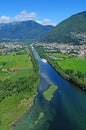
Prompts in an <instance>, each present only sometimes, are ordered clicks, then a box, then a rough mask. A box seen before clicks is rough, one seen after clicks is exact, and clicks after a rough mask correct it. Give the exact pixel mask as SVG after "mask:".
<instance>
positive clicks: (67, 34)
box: [44, 11, 86, 44]
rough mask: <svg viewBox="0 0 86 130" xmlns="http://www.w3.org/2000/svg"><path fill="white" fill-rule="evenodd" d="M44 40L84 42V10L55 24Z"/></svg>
mask: <svg viewBox="0 0 86 130" xmlns="http://www.w3.org/2000/svg"><path fill="white" fill-rule="evenodd" d="M44 41H45V42H58V43H68V44H71V43H72V44H84V43H86V11H84V12H81V13H78V14H75V15H73V16H71V17H69V18H67V19H66V20H64V21H62V22H61V23H59V24H58V25H56V27H55V28H54V29H53V30H52V31H51V32H49V33H48V34H47V36H46V37H45V38H44Z"/></svg>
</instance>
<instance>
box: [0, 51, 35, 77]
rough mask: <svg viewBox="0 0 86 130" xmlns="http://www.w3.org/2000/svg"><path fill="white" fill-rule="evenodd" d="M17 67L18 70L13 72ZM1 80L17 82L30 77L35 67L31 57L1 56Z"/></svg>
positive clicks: (13, 54)
mask: <svg viewBox="0 0 86 130" xmlns="http://www.w3.org/2000/svg"><path fill="white" fill-rule="evenodd" d="M14 67H17V68H18V70H16V71H12V70H11V69H12V68H14ZM0 68H1V69H0V79H1V80H5V79H12V80H16V79H18V78H22V77H28V76H30V75H31V74H32V72H33V66H32V62H31V58H30V56H28V55H27V54H21V55H18V54H15V53H11V54H9V55H3V56H0Z"/></svg>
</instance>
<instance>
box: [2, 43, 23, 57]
mask: <svg viewBox="0 0 86 130" xmlns="http://www.w3.org/2000/svg"><path fill="white" fill-rule="evenodd" d="M22 48H23V45H22V44H21V43H20V42H1V43H0V55H4V54H8V53H9V52H10V51H11V50H13V49H22Z"/></svg>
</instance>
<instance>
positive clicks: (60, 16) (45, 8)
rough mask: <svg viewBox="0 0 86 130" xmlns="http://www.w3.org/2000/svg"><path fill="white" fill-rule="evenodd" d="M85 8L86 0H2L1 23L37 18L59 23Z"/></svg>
mask: <svg viewBox="0 0 86 130" xmlns="http://www.w3.org/2000/svg"><path fill="white" fill-rule="evenodd" d="M85 10H86V0H0V23H1V22H11V21H21V20H35V21H37V22H39V23H41V24H58V23H59V22H61V21H62V20H64V19H66V18H68V17H69V16H71V15H73V14H76V13H79V12H82V11H85Z"/></svg>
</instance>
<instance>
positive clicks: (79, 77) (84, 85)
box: [35, 45, 86, 91]
mask: <svg viewBox="0 0 86 130" xmlns="http://www.w3.org/2000/svg"><path fill="white" fill-rule="evenodd" d="M35 49H36V51H37V52H38V54H39V55H40V57H41V58H45V59H46V60H47V61H48V63H49V64H50V65H51V66H52V67H53V68H54V70H55V71H57V72H58V73H59V74H60V75H61V76H62V77H63V78H65V79H66V80H68V81H70V82H71V83H73V84H74V85H76V86H78V87H79V88H81V89H82V90H83V91H86V74H85V73H83V72H82V71H79V70H81V69H79V68H80V67H82V66H80V65H79V64H78V63H79V62H80V60H79V61H78V59H79V58H75V63H74V61H73V59H74V58H72V57H71V58H70V56H68V55H67V56H65V58H66V59H65V60H67V59H68V58H69V59H70V61H71V62H72V61H73V63H70V65H71V68H69V67H68V68H67V65H68V63H69V62H68V63H67V64H66V66H65V67H66V69H64V68H63V66H64V63H63V65H62V64H61V65H59V62H63V60H60V61H59V60H55V59H52V58H51V57H50V56H49V54H46V49H44V48H43V47H41V46H40V47H37V46H36V45H35ZM50 55H53V53H50ZM57 55H58V53H57ZM76 59H77V60H76ZM76 61H77V62H76ZM80 63H81V62H80ZM72 65H76V66H77V68H78V70H77V71H75V69H74V70H73V67H72ZM84 68H85V66H84ZM82 70H83V67H82ZM85 71H86V70H85Z"/></svg>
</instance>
